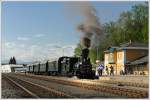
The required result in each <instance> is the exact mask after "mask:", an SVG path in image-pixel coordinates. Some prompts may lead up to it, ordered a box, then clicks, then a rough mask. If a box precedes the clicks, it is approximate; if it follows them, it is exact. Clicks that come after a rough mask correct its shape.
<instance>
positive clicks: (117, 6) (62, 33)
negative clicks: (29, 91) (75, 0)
mask: <svg viewBox="0 0 150 100" xmlns="http://www.w3.org/2000/svg"><path fill="white" fill-rule="evenodd" d="M90 3H91V5H92V6H93V7H94V8H95V9H96V11H97V16H98V18H99V22H100V23H101V24H105V23H107V22H110V21H116V20H117V19H118V18H119V15H120V13H121V12H123V11H128V10H130V9H131V8H132V6H133V5H135V4H139V3H144V2H138V1H134V2H133V1H132V2H131V1H130V2H129V1H128V2H127V1H126V2H112V1H109V2H103V1H95V2H90ZM71 6H73V5H70V4H69V3H67V2H60V1H59V2H52V1H51V2H50V1H49V2H48V1H45V2H42V1H40V2H31V1H30V2H27V1H26V2H25V1H24V2H19V1H13V2H10V1H5V2H4V1H3V2H2V5H1V8H2V9H1V12H2V14H1V17H2V28H1V29H2V32H1V37H2V61H6V60H8V59H10V57H12V56H15V57H16V59H17V61H18V62H19V61H23V62H31V61H45V60H53V59H56V58H58V57H60V56H63V55H64V56H73V54H74V53H73V52H74V48H75V47H76V45H77V44H78V43H79V41H80V32H79V31H77V29H76V27H77V25H78V24H79V23H81V22H82V20H84V19H83V17H82V15H80V14H76V13H75V12H74V11H71V10H70V9H69V7H71ZM83 6H86V5H83ZM68 9H69V10H68Z"/></svg>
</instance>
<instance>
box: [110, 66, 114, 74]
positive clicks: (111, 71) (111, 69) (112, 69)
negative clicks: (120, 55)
mask: <svg viewBox="0 0 150 100" xmlns="http://www.w3.org/2000/svg"><path fill="white" fill-rule="evenodd" d="M111 75H114V67H113V66H112V65H111V66H110V76H111Z"/></svg>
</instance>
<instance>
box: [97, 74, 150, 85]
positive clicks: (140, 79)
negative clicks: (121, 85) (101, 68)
mask: <svg viewBox="0 0 150 100" xmlns="http://www.w3.org/2000/svg"><path fill="white" fill-rule="evenodd" d="M99 80H113V81H121V82H131V83H132V82H133V83H141V84H149V76H144V75H114V76H101V77H99Z"/></svg>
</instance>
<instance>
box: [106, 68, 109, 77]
mask: <svg viewBox="0 0 150 100" xmlns="http://www.w3.org/2000/svg"><path fill="white" fill-rule="evenodd" d="M106 73H107V75H109V71H108V67H107V66H106Z"/></svg>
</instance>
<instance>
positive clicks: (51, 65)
mask: <svg viewBox="0 0 150 100" xmlns="http://www.w3.org/2000/svg"><path fill="white" fill-rule="evenodd" d="M88 54H89V50H88V49H87V48H85V49H83V50H82V54H81V57H66V56H63V57H60V58H58V60H56V61H47V62H44V63H36V64H30V65H28V66H27V72H28V73H33V74H36V75H51V76H53V75H54V76H56V75H57V76H67V77H72V76H77V77H78V78H80V79H83V78H85V79H94V78H96V76H95V71H93V70H92V65H91V63H90V58H88Z"/></svg>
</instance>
